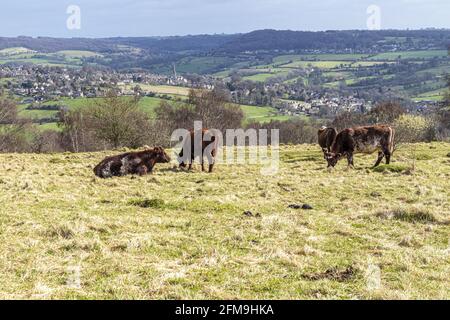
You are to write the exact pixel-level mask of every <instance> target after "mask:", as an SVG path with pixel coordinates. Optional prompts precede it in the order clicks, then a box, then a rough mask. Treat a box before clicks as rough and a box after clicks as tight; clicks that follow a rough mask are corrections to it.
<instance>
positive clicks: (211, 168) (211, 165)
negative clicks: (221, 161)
mask: <svg viewBox="0 0 450 320" xmlns="http://www.w3.org/2000/svg"><path fill="white" fill-rule="evenodd" d="M216 154H217V152H216V149H213V150H212V151H211V158H210V159H208V162H209V169H208V172H209V173H211V172H213V169H214V163H215V162H216Z"/></svg>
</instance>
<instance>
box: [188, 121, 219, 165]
mask: <svg viewBox="0 0 450 320" xmlns="http://www.w3.org/2000/svg"><path fill="white" fill-rule="evenodd" d="M195 134H197V135H200V131H194V130H191V131H189V136H190V137H186V139H185V142H184V143H185V144H184V146H183V149H181V151H180V153H179V157H180V158H179V162H180V167H181V168H186V163H188V164H189V168H188V170H191V169H192V163H193V162H194V159H195V157H196V156H197V155H196V154H195V149H194V147H195V145H194V143H195ZM201 139H202V141H201V143H202V155H201V157H200V163H201V165H202V171H205V165H204V159H203V158H204V157H205V156H206V157H207V158H208V163H209V170H208V172H210V173H211V172H212V171H213V168H214V162H215V156H216V153H217V141H216V138H215V137H214V136H213V135H212V132H208V129H202V130H201ZM205 140H206V141H205ZM189 143H190V153H191V155H190V157H189V155H186V156H185V155H184V153H185V152H188V151H187V149H188V148H189V145H188V144H189ZM210 145H211V147H209V148H208V146H210ZM207 148H208V150H206V149H207ZM185 150H186V151H185ZM205 150H206V152H205ZM207 152H209V154H208V153H207Z"/></svg>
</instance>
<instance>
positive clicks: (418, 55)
mask: <svg viewBox="0 0 450 320" xmlns="http://www.w3.org/2000/svg"><path fill="white" fill-rule="evenodd" d="M447 56H448V52H447V50H428V51H398V52H386V53H380V54H377V55H375V56H373V57H370V58H369V60H397V59H398V57H400V58H401V59H429V58H434V57H441V58H442V57H447Z"/></svg>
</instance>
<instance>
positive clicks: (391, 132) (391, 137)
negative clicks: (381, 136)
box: [388, 127, 395, 154]
mask: <svg viewBox="0 0 450 320" xmlns="http://www.w3.org/2000/svg"><path fill="white" fill-rule="evenodd" d="M388 143H389V144H388V146H389V152H390V153H391V154H392V153H394V150H395V129H394V128H392V127H389V138H388Z"/></svg>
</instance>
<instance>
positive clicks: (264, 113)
mask: <svg viewBox="0 0 450 320" xmlns="http://www.w3.org/2000/svg"><path fill="white" fill-rule="evenodd" d="M173 88H178V89H173ZM157 89H160V90H164V89H167V90H169V89H170V90H180V91H178V92H179V93H186V92H185V91H184V90H185V89H186V88H179V87H169V86H167V88H164V87H163V88H160V87H158V88H157ZM100 99H102V98H76V99H70V98H63V99H61V100H59V101H48V102H45V103H43V105H55V104H57V105H61V106H66V107H68V108H69V109H74V108H85V107H89V106H92V105H93V104H95V103H96V102H97V101H98V100H100ZM162 101H169V103H171V101H170V100H164V99H161V98H155V97H143V98H141V100H140V101H139V107H140V108H141V110H143V111H145V112H147V113H148V114H149V115H150V117H154V110H155V108H156V107H158V106H159V105H160V103H161V102H162ZM26 108H27V105H19V115H20V116H21V117H24V118H30V119H34V120H38V119H42V118H51V117H55V116H56V115H57V113H58V111H56V110H26ZM241 108H242V111H243V112H244V115H245V119H244V122H248V121H250V120H255V121H258V122H269V121H270V120H287V119H289V118H291V117H290V116H282V115H278V114H277V110H276V109H275V108H272V107H259V106H247V105H241ZM40 128H42V129H54V128H56V123H48V124H45V125H42V126H40Z"/></svg>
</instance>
